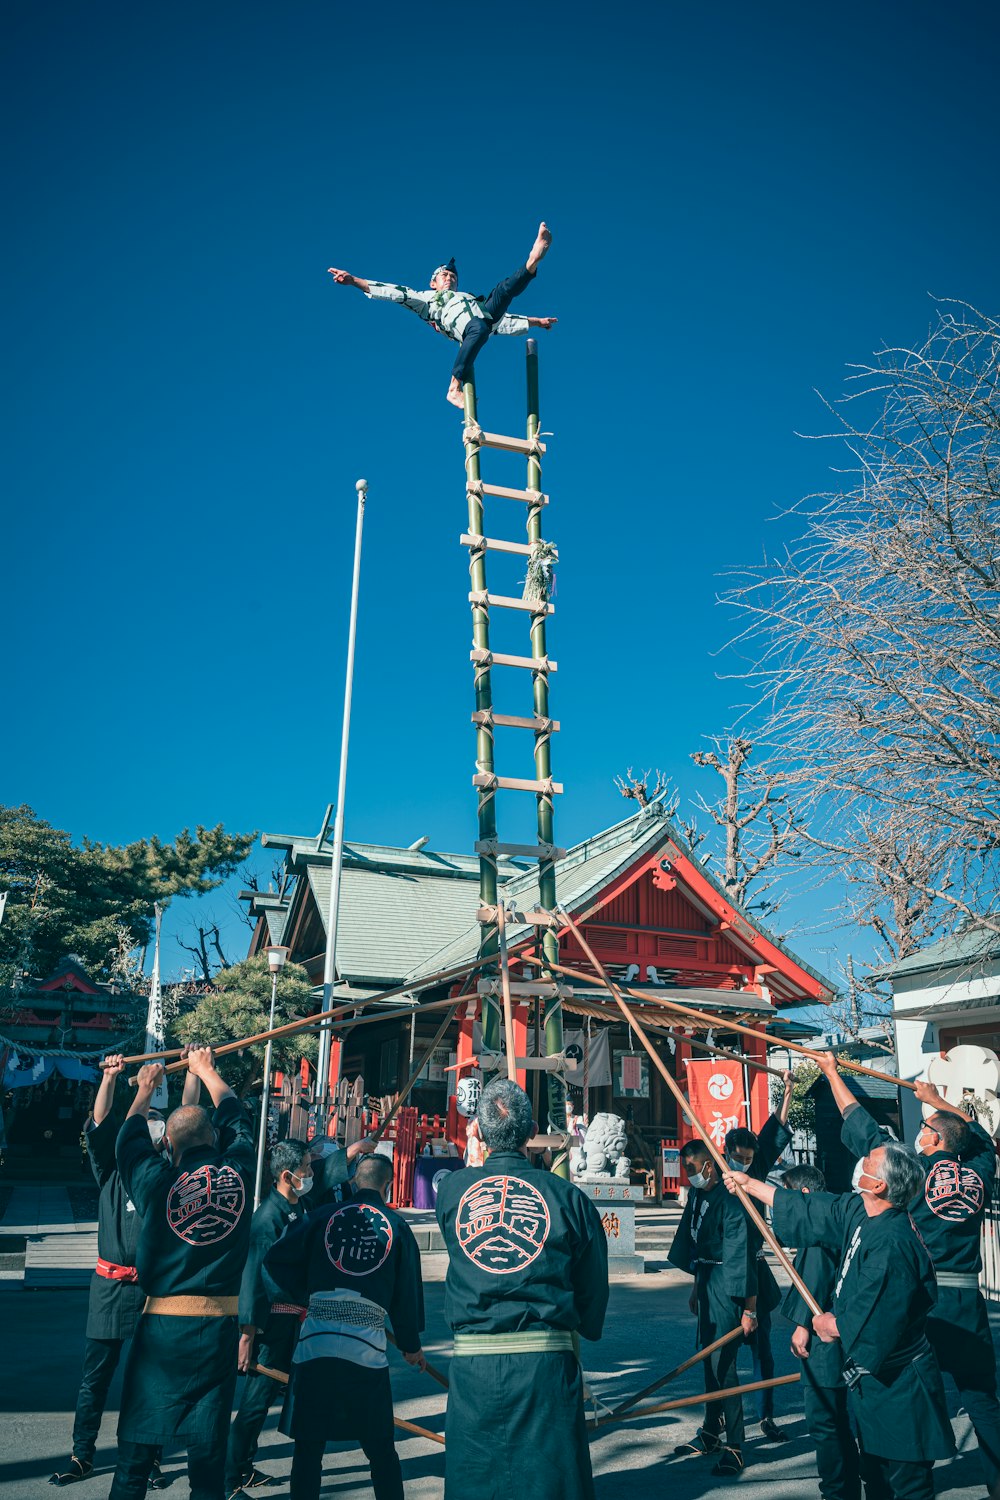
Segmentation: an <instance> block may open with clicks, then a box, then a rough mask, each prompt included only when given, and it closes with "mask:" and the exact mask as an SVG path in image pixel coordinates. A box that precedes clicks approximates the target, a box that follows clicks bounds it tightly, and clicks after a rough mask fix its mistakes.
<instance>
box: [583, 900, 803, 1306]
mask: <svg viewBox="0 0 1000 1500" xmlns="http://www.w3.org/2000/svg"><path fill="white" fill-rule="evenodd" d="M559 916H560V917H561V918H562V919H563V920H564V921H565V923H566V925H567V926H568V928H569V930H570V932H572V934H573V936H574V937H575V938H576V940H577V942H578V943H579V945H580V947H581V948H582V949H583V951H584V953H585V954H586V955H587V957H588V958H589V960H590V962H591V963H592V964H593V965H594V968H595V969H596V970H597V973H598V974H599V975H600V977H601V980H602V982H603V983H604V984H606V985H607V987H608V993H609V994H610V995H612V996H613V997H614V1000H615V1002H616V1004H617V1005H618V1008H619V1009H620V1010H621V1013H622V1015H623V1016H624V1017H625V1019H626V1021H628V1023H629V1025H630V1026H631V1027H632V1029H633V1031H634V1032H635V1034H636V1036H637V1037H638V1038H639V1040H640V1042H641V1043H642V1045H643V1048H644V1049H645V1051H646V1052H647V1054H648V1055H649V1058H650V1061H651V1062H652V1063H653V1066H654V1067H655V1068H656V1070H657V1072H658V1073H659V1074H660V1076H661V1078H662V1079H663V1081H664V1083H665V1084H666V1085H667V1088H668V1089H669V1090H670V1092H671V1093H672V1094H673V1096H674V1099H675V1100H676V1102H677V1107H678V1109H680V1110H681V1111H682V1113H683V1114H684V1116H685V1118H686V1119H687V1122H688V1124H689V1125H690V1126H691V1129H692V1130H693V1131H694V1133H695V1135H697V1136H698V1137H699V1138H700V1139H701V1142H702V1144H703V1145H704V1147H705V1149H706V1151H707V1152H708V1154H709V1155H710V1156H711V1158H712V1160H713V1161H714V1162H715V1164H716V1166H717V1167H718V1169H719V1172H720V1173H723V1172H727V1171H728V1170H729V1169H728V1167H727V1165H726V1161H725V1159H724V1157H723V1156H722V1155H721V1153H720V1152H719V1150H718V1148H717V1146H716V1145H715V1143H714V1141H713V1140H712V1138H711V1136H710V1135H709V1134H708V1131H707V1130H705V1128H704V1126H703V1125H702V1123H701V1121H700V1120H699V1119H698V1117H697V1115H695V1113H694V1111H693V1110H692V1108H691V1106H690V1104H689V1103H688V1101H687V1099H686V1098H685V1096H684V1093H683V1092H682V1090H681V1088H680V1085H679V1084H678V1083H677V1081H676V1079H675V1078H674V1076H673V1074H672V1073H671V1072H670V1069H669V1068H668V1067H667V1065H666V1063H665V1062H664V1061H663V1058H662V1057H661V1056H660V1054H659V1053H658V1052H657V1050H656V1048H655V1047H654V1046H653V1044H652V1042H651V1041H650V1040H649V1037H648V1036H647V1035H646V1031H645V1028H644V1027H643V1026H642V1024H641V1022H640V1021H639V1020H638V1018H637V1017H636V1015H635V1013H634V1012H633V1010H632V1009H631V1007H630V1006H629V1004H628V1002H627V1001H626V1000H625V998H624V996H623V995H622V994H621V991H620V990H619V989H618V987H617V985H615V984H614V983H613V982H612V980H611V978H610V976H609V975H608V973H607V970H606V969H605V968H604V965H603V964H602V963H601V961H600V959H599V958H598V957H597V955H596V953H595V952H594V950H593V948H591V946H590V944H589V943H588V942H587V939H586V938H585V937H584V935H583V933H582V932H581V931H580V929H579V927H578V926H577V925H576V923H575V922H574V921H573V918H572V917H571V916H570V915H569V913H568V912H567V911H566V909H565V907H560V908H559ZM581 977H582V976H581ZM713 1024H715V1025H718V1021H717V1020H715V1019H714V1018H713ZM735 1187H736V1196H737V1197H738V1198H739V1200H740V1202H741V1203H742V1205H743V1207H744V1209H745V1210H746V1213H747V1215H748V1217H749V1218H750V1220H751V1221H752V1222H753V1224H754V1225H756V1227H757V1230H758V1231H759V1233H760V1234H761V1235H763V1237H764V1239H765V1240H766V1241H767V1243H768V1244H769V1245H770V1246H771V1249H772V1250H773V1251H774V1253H775V1255H776V1256H777V1258H778V1261H779V1262H780V1264H781V1265H782V1266H783V1267H784V1269H785V1270H786V1271H787V1273H788V1275H789V1277H790V1279H791V1281H792V1285H793V1286H794V1287H795V1289H796V1291H797V1292H798V1294H799V1296H800V1297H801V1298H802V1300H803V1302H804V1303H805V1304H806V1306H807V1307H808V1308H809V1310H810V1311H811V1312H812V1313H814V1314H815V1315H816V1316H817V1317H819V1316H820V1315H821V1314H822V1312H823V1309H822V1308H821V1307H820V1305H819V1303H818V1302H817V1301H816V1298H815V1297H814V1296H813V1294H812V1292H811V1291H810V1290H809V1288H808V1287H807V1286H806V1284H805V1282H804V1281H803V1280H802V1277H801V1276H800V1275H799V1273H798V1271H796V1269H795V1266H794V1265H793V1264H792V1261H791V1260H790V1259H789V1257H788V1255H787V1254H786V1252H785V1249H784V1247H783V1246H782V1245H781V1243H780V1241H779V1240H778V1238H777V1236H776V1235H775V1234H774V1232H773V1231H772V1229H771V1227H770V1225H769V1224H768V1223H767V1221H766V1219H765V1218H764V1217H763V1215H762V1214H760V1213H759V1212H758V1210H757V1205H756V1204H755V1203H754V1201H753V1199H752V1198H751V1197H749V1195H748V1194H747V1193H745V1192H744V1190H743V1189H742V1188H741V1187H740V1185H739V1184H738V1183H736V1184H735Z"/></svg>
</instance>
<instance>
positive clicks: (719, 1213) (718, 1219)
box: [667, 1182, 777, 1345]
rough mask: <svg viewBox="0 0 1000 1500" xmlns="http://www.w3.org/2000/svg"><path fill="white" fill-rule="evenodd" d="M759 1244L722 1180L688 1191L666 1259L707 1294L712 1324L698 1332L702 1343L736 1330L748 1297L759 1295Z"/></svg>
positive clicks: (706, 1311)
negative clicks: (705, 1189) (695, 1281)
mask: <svg viewBox="0 0 1000 1500" xmlns="http://www.w3.org/2000/svg"><path fill="white" fill-rule="evenodd" d="M760 1242H761V1240H760V1232H759V1231H758V1230H757V1229H755V1228H754V1226H753V1224H752V1223H751V1222H750V1219H749V1218H748V1217H747V1214H746V1211H745V1210H744V1208H743V1206H742V1204H741V1203H740V1201H739V1199H738V1198H735V1197H733V1195H732V1194H731V1193H728V1192H727V1191H726V1189H725V1187H724V1186H723V1185H722V1183H721V1182H720V1183H718V1184H716V1186H715V1187H713V1188H710V1189H709V1190H708V1191H707V1192H705V1191H704V1190H703V1189H701V1188H692V1189H691V1190H690V1191H689V1192H688V1199H687V1202H686V1203H685V1205H684V1212H683V1214H682V1215H681V1222H680V1224H679V1225H678V1227H677V1233H676V1234H675V1235H674V1239H673V1244H672V1245H671V1246H670V1251H669V1253H668V1255H667V1259H668V1260H669V1261H670V1262H671V1264H672V1265H675V1266H677V1267H678V1269H679V1270H681V1271H686V1272H687V1273H688V1275H691V1276H696V1277H697V1279H698V1284H699V1289H704V1291H705V1294H706V1309H705V1314H703V1315H702V1316H701V1318H700V1321H706V1319H707V1322H708V1324H709V1325H710V1326H709V1327H704V1328H699V1337H700V1339H701V1342H702V1344H703V1345H704V1344H710V1343H712V1341H713V1340H714V1339H717V1338H718V1337H719V1335H720V1334H722V1333H725V1332H726V1331H727V1329H730V1328H735V1327H736V1325H737V1323H738V1322H739V1321H740V1317H741V1315H742V1313H743V1304H744V1302H745V1301H746V1299H747V1297H756V1296H757V1295H758V1276H759V1268H760V1262H759V1261H758V1260H757V1251H758V1249H759V1248H760ZM771 1282H772V1284H773V1283H774V1278H773V1276H772V1277H771ZM775 1300H777V1299H775ZM770 1305H771V1306H773V1305H774V1302H772V1303H771V1304H770ZM711 1330H715V1331H711Z"/></svg>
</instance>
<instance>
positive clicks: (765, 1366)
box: [749, 1307, 774, 1422]
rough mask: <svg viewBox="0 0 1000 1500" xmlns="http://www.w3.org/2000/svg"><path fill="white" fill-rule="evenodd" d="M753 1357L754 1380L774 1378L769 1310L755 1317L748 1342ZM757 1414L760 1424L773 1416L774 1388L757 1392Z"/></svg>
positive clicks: (764, 1308) (762, 1311)
mask: <svg viewBox="0 0 1000 1500" xmlns="http://www.w3.org/2000/svg"><path fill="white" fill-rule="evenodd" d="M749 1343H750V1352H751V1354H752V1355H753V1378H754V1380H772V1379H773V1378H774V1353H773V1351H772V1349H771V1310H770V1308H768V1307H763V1308H761V1310H760V1312H759V1313H758V1315H757V1328H756V1331H755V1332H754V1334H753V1336H752V1337H751V1338H750V1340H749ZM757 1412H758V1415H759V1417H760V1420H761V1421H762V1422H766V1421H767V1420H768V1419H769V1418H770V1417H773V1416H774V1387H773V1386H770V1387H769V1388H768V1389H767V1390H766V1391H758V1392H757Z"/></svg>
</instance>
